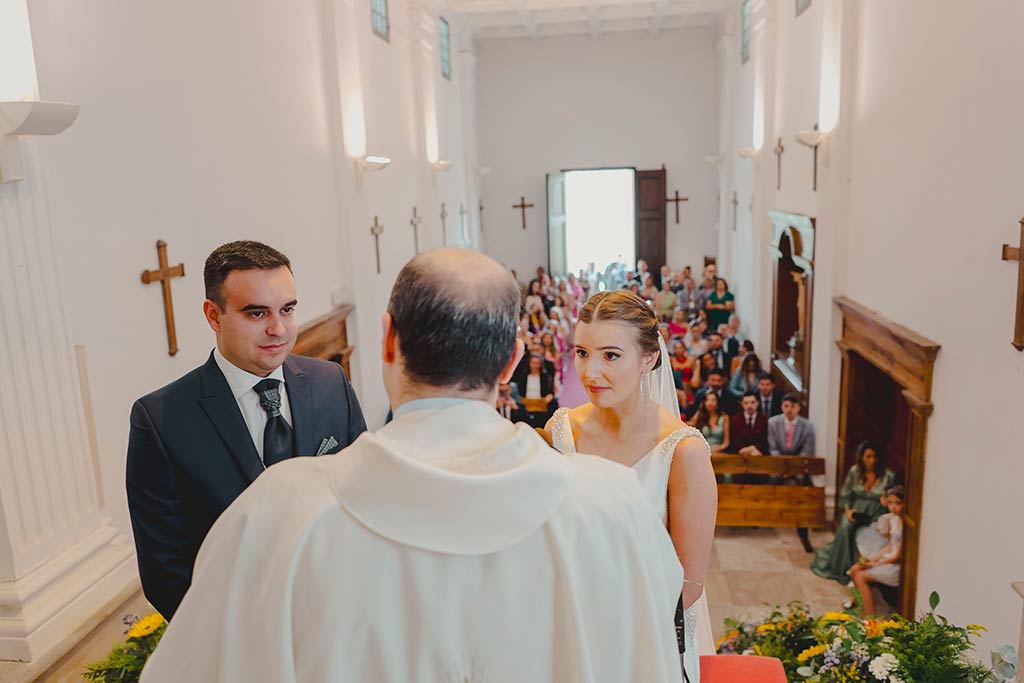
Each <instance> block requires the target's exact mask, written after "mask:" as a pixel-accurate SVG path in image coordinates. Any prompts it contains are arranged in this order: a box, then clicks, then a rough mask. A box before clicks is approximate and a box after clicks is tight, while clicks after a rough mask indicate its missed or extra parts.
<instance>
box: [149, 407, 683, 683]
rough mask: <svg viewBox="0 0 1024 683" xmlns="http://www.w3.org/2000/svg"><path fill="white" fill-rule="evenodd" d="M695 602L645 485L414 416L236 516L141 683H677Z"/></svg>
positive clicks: (503, 424)
mask: <svg viewBox="0 0 1024 683" xmlns="http://www.w3.org/2000/svg"><path fill="white" fill-rule="evenodd" d="M439 406H440V407H439ZM681 587H682V570H681V568H680V564H679V560H678V559H677V558H676V554H675V550H674V548H673V546H672V542H671V540H670V539H669V536H668V534H667V533H666V532H665V528H664V526H663V525H662V523H661V520H659V519H658V517H657V515H656V514H655V511H654V510H653V509H652V508H651V506H650V504H649V503H648V502H647V500H646V498H645V496H644V494H643V492H642V491H641V489H640V486H639V484H638V482H637V479H636V475H635V473H634V472H633V471H632V470H630V469H628V468H626V467H622V466H621V465H618V464H615V463H612V462H609V461H608V460H605V459H602V458H597V457H591V456H579V457H574V458H566V457H565V456H563V455H560V454H559V453H558V452H557V451H555V450H553V449H551V448H550V447H548V445H547V444H546V443H545V442H544V440H543V439H542V438H541V437H540V436H538V435H537V434H536V433H535V432H534V431H533V430H531V429H529V428H527V427H526V426H525V425H513V424H511V423H510V422H508V421H506V420H504V419H503V418H501V416H500V415H498V413H497V412H496V411H495V410H494V408H492V407H491V406H488V405H487V404H485V403H483V402H480V401H465V400H463V401H453V400H450V399H449V400H438V399H427V400H425V401H415V402H413V403H410V404H406V405H405V406H402V407H401V408H400V409H399V411H398V412H397V413H396V418H395V420H394V422H392V423H391V424H389V425H387V426H386V427H384V428H383V429H381V430H379V431H378V432H376V433H366V434H364V435H363V436H361V437H360V438H359V439H358V440H357V441H356V442H355V443H354V444H352V445H351V446H349V447H348V448H347V449H345V450H344V451H342V452H341V453H340V454H339V455H336V456H327V457H320V458H295V459H292V460H288V461H285V462H282V463H279V464H277V465H274V466H273V467H271V468H270V469H269V470H267V472H265V473H264V474H263V475H261V476H260V477H259V479H257V480H256V482H255V483H254V484H253V485H252V486H250V487H249V488H248V489H247V490H246V491H245V493H243V494H242V495H241V496H240V497H239V498H238V499H237V500H236V501H235V503H234V504H233V505H232V506H231V507H230V508H229V509H228V510H227V511H226V512H225V513H224V514H223V515H222V516H221V518H220V519H219V520H218V521H217V523H216V524H215V525H214V527H213V529H212V530H211V531H210V534H209V535H208V536H207V538H206V541H205V542H204V543H203V546H202V548H201V549H200V552H199V556H198V559H197V561H196V567H195V572H194V577H193V582H192V587H191V588H190V589H189V591H188V593H187V595H186V596H185V599H184V601H183V602H182V603H181V607H180V608H179V609H178V611H177V613H176V614H175V616H174V619H173V620H172V622H171V624H170V626H169V627H168V629H167V632H166V634H165V635H164V638H163V641H162V642H161V643H160V645H159V647H158V648H157V650H156V652H155V653H154V655H153V656H152V658H151V659H150V661H149V663H148V664H147V665H146V668H145V671H144V672H143V674H142V682H143V683H182V682H184V681H196V682H202V683H214V682H216V681H223V682H227V681H231V682H237V683H243V682H244V683H257V682H266V683H291V682H293V681H294V682H297V683H306V682H310V683H312V682H314V681H315V682H321V681H322V682H325V683H326V682H328V681H330V682H331V683H341V682H344V681H351V682H352V683H378V682H394V683H414V682H415V683H465V682H466V681H470V682H472V683H506V682H507V683H522V682H524V681H526V682H529V683H545V682H550V683H575V682H581V683H582V682H587V683H590V682H595V683H596V682H599V681H600V682H608V683H612V682H614V683H634V682H635V683H661V682H666V683H667V682H669V681H671V683H678V682H679V681H680V680H681V679H682V673H681V670H680V665H679V652H678V647H677V644H676V636H675V628H674V623H673V617H674V615H675V608H676V603H677V601H678V598H679V593H680V589H681Z"/></svg>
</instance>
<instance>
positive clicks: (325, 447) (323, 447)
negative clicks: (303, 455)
mask: <svg viewBox="0 0 1024 683" xmlns="http://www.w3.org/2000/svg"><path fill="white" fill-rule="evenodd" d="M337 445H338V440H337V439H335V438H334V437H333V436H329V437H327V438H326V439H324V440H323V441H321V442H320V448H318V449H316V454H317V455H325V454H326V453H327V452H328V451H330V450H331V449H332V448H334V447H335V446H337Z"/></svg>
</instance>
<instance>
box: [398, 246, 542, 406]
mask: <svg viewBox="0 0 1024 683" xmlns="http://www.w3.org/2000/svg"><path fill="white" fill-rule="evenodd" d="M519 306H520V294H519V287H518V286H517V285H516V283H515V280H513V279H512V274H511V273H510V272H509V271H508V270H507V269H506V268H505V267H504V266H502V265H501V264H499V263H498V262H497V261H495V260H493V259H491V258H490V257H488V256H485V255H484V254H481V253H479V252H476V251H470V250H468V249H438V250H435V251H430V252H427V253H425V254H421V255H420V256H417V257H416V258H414V259H413V260H411V261H409V263H407V264H406V265H405V267H404V268H402V271H401V272H400V273H399V274H398V279H397V280H396V281H395V286H394V288H393V289H392V290H391V300H390V301H389V303H388V311H387V313H385V314H384V319H383V324H384V335H383V340H382V358H383V361H384V372H383V374H384V386H385V388H386V389H387V392H388V398H389V399H390V400H391V407H392V408H393V409H394V408H397V407H398V406H400V405H402V404H403V403H406V402H408V401H411V400H415V399H418V398H427V397H432V396H438V397H440V396H452V397H463V398H475V399H479V400H482V401H487V402H490V403H493V402H494V400H495V397H496V395H497V390H498V388H497V387H498V384H499V382H507V381H508V380H509V379H510V378H511V376H512V372H513V371H514V370H515V368H516V365H517V364H518V362H519V360H520V358H521V357H522V354H523V347H522V342H519V341H517V340H516V328H517V325H518V323H519Z"/></svg>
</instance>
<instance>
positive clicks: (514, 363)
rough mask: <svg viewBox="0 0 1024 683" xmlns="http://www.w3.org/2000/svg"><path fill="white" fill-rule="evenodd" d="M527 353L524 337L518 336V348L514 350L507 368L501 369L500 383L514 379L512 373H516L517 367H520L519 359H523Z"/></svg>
mask: <svg viewBox="0 0 1024 683" xmlns="http://www.w3.org/2000/svg"><path fill="white" fill-rule="evenodd" d="M525 353H526V344H524V343H523V340H522V339H519V338H516V350H515V351H513V352H512V360H510V361H509V362H508V365H506V366H505V369H504V370H502V371H501V377H499V378H498V383H499V384H507V383H508V382H509V381H511V379H512V375H513V374H514V373H515V371H516V368H517V367H519V361H521V360H522V359H523V355H524V354H525Z"/></svg>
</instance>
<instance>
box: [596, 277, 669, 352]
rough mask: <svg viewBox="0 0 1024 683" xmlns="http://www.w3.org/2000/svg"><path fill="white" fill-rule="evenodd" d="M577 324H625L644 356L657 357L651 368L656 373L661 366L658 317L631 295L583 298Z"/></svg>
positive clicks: (614, 293) (618, 293)
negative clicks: (647, 354)
mask: <svg viewBox="0 0 1024 683" xmlns="http://www.w3.org/2000/svg"><path fill="white" fill-rule="evenodd" d="M579 321H580V322H581V323H587V324H590V323H592V322H600V321H607V322H614V323H620V324H622V325H629V326H630V327H632V328H633V329H635V330H636V338H637V343H638V344H639V345H640V350H641V351H643V352H644V353H645V354H646V353H654V354H657V355H658V360H656V361H655V362H654V366H653V367H652V368H651V369H652V370H656V369H658V368H660V367H661V361H662V357H661V353H660V350H661V346H660V344H659V343H658V337H659V336H660V335H659V334H658V316H656V315H655V314H654V309H652V308H651V307H650V306H648V305H647V302H646V301H644V300H643V299H641V298H640V297H638V296H637V295H636V294H634V293H633V292H630V291H628V290H625V289H616V290H612V291H608V292H598V293H597V294H595V295H594V296H592V297H590V298H589V299H587V303H585V304H584V305H583V308H582V309H580V316H579Z"/></svg>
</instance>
